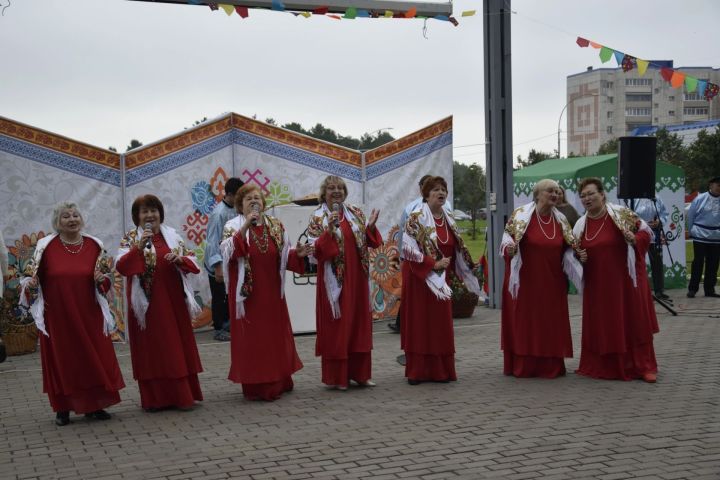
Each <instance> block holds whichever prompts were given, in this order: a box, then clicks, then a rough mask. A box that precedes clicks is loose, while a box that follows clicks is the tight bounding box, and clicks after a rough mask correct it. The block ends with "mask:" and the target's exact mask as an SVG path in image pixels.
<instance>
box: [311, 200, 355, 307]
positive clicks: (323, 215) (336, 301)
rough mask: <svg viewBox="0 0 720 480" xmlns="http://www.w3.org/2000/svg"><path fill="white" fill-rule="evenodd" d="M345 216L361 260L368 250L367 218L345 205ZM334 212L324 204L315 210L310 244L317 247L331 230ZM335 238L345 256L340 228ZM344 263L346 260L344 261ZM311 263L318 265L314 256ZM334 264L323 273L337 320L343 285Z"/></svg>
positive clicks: (327, 264) (324, 269) (330, 264)
mask: <svg viewBox="0 0 720 480" xmlns="http://www.w3.org/2000/svg"><path fill="white" fill-rule="evenodd" d="M342 207H343V215H344V218H345V220H346V221H348V222H349V223H350V227H351V228H352V231H353V236H354V237H355V243H356V244H357V249H358V251H359V255H360V258H362V257H363V251H365V250H366V249H367V247H366V245H365V229H366V225H365V218H364V217H363V216H362V215H361V211H360V209H359V208H357V207H354V206H350V207H348V205H345V204H343V205H342ZM331 214H332V212H331V211H330V209H329V208H328V206H327V204H325V203H323V204H322V205H320V207H318V209H317V210H315V211H314V212H313V214H312V216H311V219H310V227H308V232H307V236H308V242H309V243H310V244H312V245H315V242H316V241H317V239H318V238H319V237H320V235H322V232H324V231H325V230H327V229H328V228H329V226H328V219H329V218H330V215H331ZM312 226H316V227H317V226H322V231H320V230H317V231H316V229H314V228H311V227H312ZM334 231H335V238H336V239H337V241H338V244H339V245H341V252H340V254H341V255H343V254H344V250H343V248H344V246H343V238H342V231H341V230H340V228H335V230H334ZM342 261H344V259H343V260H342ZM310 262H312V263H315V264H317V259H316V258H315V256H314V255H311V256H310ZM332 267H333V263H332V261H327V262H325V264H324V265H323V266H322V268H323V273H324V276H323V277H324V280H325V293H326V294H327V298H328V302H329V303H330V310H331V311H332V316H333V318H335V319H338V318H340V293H342V283H340V281H338V278H337V277H336V276H335V272H333V268H332Z"/></svg>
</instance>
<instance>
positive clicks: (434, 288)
mask: <svg viewBox="0 0 720 480" xmlns="http://www.w3.org/2000/svg"><path fill="white" fill-rule="evenodd" d="M443 216H444V218H445V221H446V222H447V224H448V227H449V228H450V229H451V230H452V234H453V235H454V236H455V239H456V240H457V245H458V246H457V247H456V249H455V251H456V254H455V273H456V274H457V275H458V277H460V280H462V282H463V283H464V284H465V287H466V288H467V289H468V290H469V291H471V292H473V293H474V294H475V295H478V296H480V292H481V290H480V283H479V282H478V279H477V277H476V276H475V275H474V274H473V272H472V268H473V265H472V259H470V254H469V253H468V252H467V249H466V248H465V244H464V243H463V241H462V237H461V236H460V232H458V229H457V224H456V223H455V220H454V219H453V218H452V216H450V215H449V214H448V213H447V212H446V211H445V210H444V209H443ZM402 249H403V258H404V259H405V260H407V261H411V262H422V261H423V258H424V257H425V255H428V256H431V257H434V258H435V257H436V254H437V253H438V252H440V249H439V247H438V244H437V229H436V228H435V220H434V219H433V214H432V211H431V210H430V207H429V206H428V204H427V203H425V202H423V203H421V204H420V205H418V206H417V207H416V208H415V209H414V210H413V211H412V212H411V213H410V215H409V216H408V221H407V222H406V223H405V232H404V234H403V246H402ZM468 262H470V265H468ZM425 284H426V285H427V286H428V288H429V289H430V291H431V292H432V293H433V294H434V295H435V296H436V297H437V298H438V299H439V300H449V299H450V298H451V297H452V290H451V289H450V287H449V286H448V284H447V281H446V279H445V270H443V271H442V272H440V273H438V272H437V271H435V270H431V271H430V273H428V275H427V277H425Z"/></svg>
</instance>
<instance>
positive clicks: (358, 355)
mask: <svg viewBox="0 0 720 480" xmlns="http://www.w3.org/2000/svg"><path fill="white" fill-rule="evenodd" d="M371 378H372V356H371V353H370V352H351V353H349V354H348V359H347V360H336V359H332V358H326V357H322V382H323V383H324V384H325V385H340V386H342V387H347V386H348V384H349V383H350V380H355V381H356V382H357V383H365V382H367V381H368V380H370V379H371Z"/></svg>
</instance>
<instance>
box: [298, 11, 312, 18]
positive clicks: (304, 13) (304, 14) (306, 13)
mask: <svg viewBox="0 0 720 480" xmlns="http://www.w3.org/2000/svg"><path fill="white" fill-rule="evenodd" d="M300 15H302V16H303V17H305V18H310V17H312V13H310V12H300Z"/></svg>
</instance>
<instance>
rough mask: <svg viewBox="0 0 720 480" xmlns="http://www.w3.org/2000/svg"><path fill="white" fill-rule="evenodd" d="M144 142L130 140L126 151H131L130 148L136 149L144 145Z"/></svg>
mask: <svg viewBox="0 0 720 480" xmlns="http://www.w3.org/2000/svg"><path fill="white" fill-rule="evenodd" d="M142 145H143V144H142V142H141V141H140V140H136V139H134V138H133V139H132V140H130V145H128V146H127V148H126V149H125V151H126V152H129V151H130V150H135V149H136V148H138V147H142Z"/></svg>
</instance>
